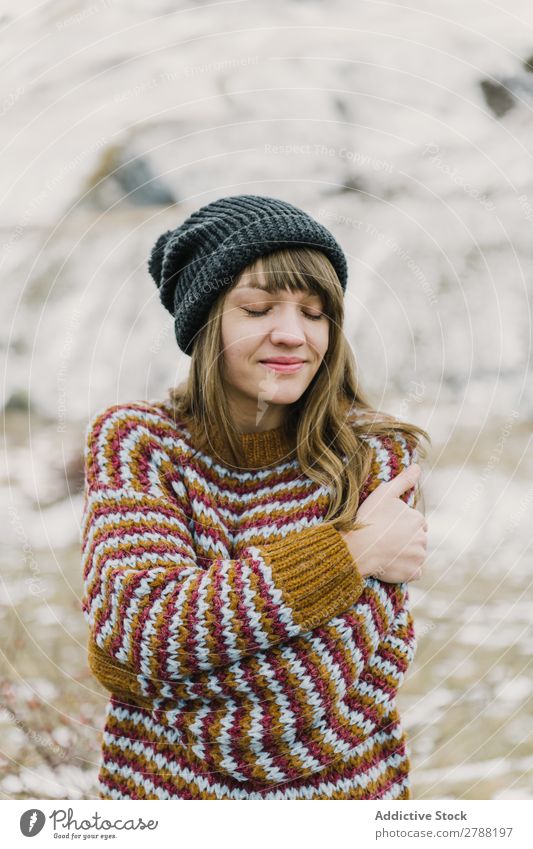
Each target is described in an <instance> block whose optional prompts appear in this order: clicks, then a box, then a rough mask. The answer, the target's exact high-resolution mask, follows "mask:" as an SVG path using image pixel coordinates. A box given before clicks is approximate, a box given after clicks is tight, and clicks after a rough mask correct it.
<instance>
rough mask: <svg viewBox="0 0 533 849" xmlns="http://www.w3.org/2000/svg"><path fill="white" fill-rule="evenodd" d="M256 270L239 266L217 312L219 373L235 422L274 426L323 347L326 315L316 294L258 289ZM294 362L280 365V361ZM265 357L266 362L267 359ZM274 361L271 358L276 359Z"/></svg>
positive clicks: (295, 397)
mask: <svg viewBox="0 0 533 849" xmlns="http://www.w3.org/2000/svg"><path fill="white" fill-rule="evenodd" d="M264 285H265V281H264V277H263V274H262V272H261V271H254V272H250V271H248V270H245V271H243V272H242V274H241V275H240V277H239V278H238V282H237V284H236V286H235V287H234V288H233V289H232V290H231V291H230V292H228V294H227V296H226V300H225V304H224V311H223V313H222V348H223V357H224V364H223V374H224V377H225V381H226V386H225V389H226V391H227V392H228V400H229V402H230V406H231V408H232V412H233V413H234V415H235V420H236V422H237V424H238V425H240V426H241V427H243V426H244V427H250V426H251V427H256V426H257V425H258V424H259V421H261V429H263V430H266V429H267V428H270V427H277V426H278V425H280V424H281V423H282V421H283V418H284V409H283V408H284V406H285V405H286V404H292V403H293V402H295V401H297V400H298V398H300V396H301V395H302V394H303V393H304V392H305V390H306V389H307V387H308V386H309V384H310V383H311V381H312V379H313V377H314V376H315V374H316V372H317V371H318V368H319V367H320V364H321V362H322V359H323V357H324V355H325V353H326V351H327V348H328V340H329V320H328V318H327V316H326V315H325V314H323V313H322V312H321V310H322V309H324V305H323V303H322V301H321V298H320V296H319V295H315V294H311V293H309V292H290V291H288V290H287V291H281V292H276V293H273V294H269V293H268V292H266V291H265V289H264ZM287 359H289V360H292V361H293V362H294V361H296V364H293V365H287V364H285V366H283V363H282V362H281V361H282V360H285V361H286V360H287ZM268 361H270V362H268ZM276 361H277V363H276Z"/></svg>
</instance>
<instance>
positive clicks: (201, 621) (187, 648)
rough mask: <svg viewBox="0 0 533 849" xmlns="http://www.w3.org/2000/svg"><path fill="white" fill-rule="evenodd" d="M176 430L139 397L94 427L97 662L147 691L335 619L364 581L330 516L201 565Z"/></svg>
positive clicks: (87, 598)
mask: <svg viewBox="0 0 533 849" xmlns="http://www.w3.org/2000/svg"><path fill="white" fill-rule="evenodd" d="M167 436H168V434H166V433H165V423H164V421H163V419H162V417H161V416H160V414H157V413H156V414H154V413H153V412H150V407H148V408H146V407H144V406H143V405H141V404H139V405H127V406H126V405H116V406H115V407H111V408H108V409H107V410H105V411H104V412H103V413H100V414H98V415H97V416H95V417H94V418H93V419H92V420H91V422H90V423H89V426H88V428H87V434H86V446H85V498H84V508H83V516H82V525H81V547H82V567H83V598H82V607H83V613H84V616H85V619H86V621H87V623H88V625H89V630H90V638H89V663H90V666H91V669H92V671H93V673H94V674H95V675H96V677H98V678H99V680H100V681H101V682H102V683H104V685H105V686H106V687H107V688H108V689H110V690H111V691H117V690H119V691H121V692H129V693H133V694H135V693H139V694H143V695H145V696H148V695H150V693H151V692H152V691H155V692H157V691H158V689H159V686H155V684H157V685H160V684H162V683H164V682H179V681H183V680H184V679H186V678H188V677H190V676H192V675H194V674H196V673H198V672H201V671H205V670H208V671H209V670H212V669H215V668H217V667H221V666H227V665H229V664H231V663H233V662H235V661H236V660H239V659H241V658H242V657H244V656H246V655H250V654H253V653H256V652H258V651H259V650H261V649H265V648H268V647H270V646H273V645H275V644H278V643H282V642H284V641H286V640H288V639H289V638H291V637H296V636H298V635H300V634H302V633H305V632H307V631H308V630H310V629H313V628H315V627H316V626H319V625H321V624H322V623H325V622H327V621H328V620H329V619H331V618H332V617H333V616H336V615H337V614H339V613H341V612H342V611H345V610H347V609H348V608H349V607H350V606H351V605H353V604H354V603H355V602H356V601H357V599H358V598H359V596H360V595H361V593H362V592H363V589H364V581H363V579H362V578H361V576H360V574H359V572H358V569H357V566H356V564H355V561H354V560H353V558H352V555H351V553H350V551H349V549H348V547H347V545H346V544H345V542H344V540H343V538H342V536H341V534H340V533H339V532H338V531H337V530H336V529H335V528H334V527H333V526H332V525H331V524H330V523H322V524H320V525H318V526H314V527H311V528H306V529H305V530H303V531H300V532H298V533H294V534H290V535H288V536H287V537H285V538H284V539H283V540H279V541H276V542H272V543H269V544H265V545H261V546H249V547H248V548H246V549H244V550H242V551H241V552H240V556H239V557H238V558H237V559H228V558H223V557H220V558H217V559H215V560H212V561H210V562H209V564H208V566H207V567H201V566H200V565H199V564H198V561H197V555H196V552H195V547H194V540H193V537H192V534H191V531H190V529H189V515H190V504H189V502H188V497H187V495H186V491H185V487H184V486H183V484H182V483H181V481H180V484H181V485H178V486H174V487H173V491H170V488H169V487H167V486H166V483H165V476H164V472H165V469H167V468H168V469H170V468H171V467H172V469H173V471H174V473H175V463H172V462H171V459H170V457H169V455H168V453H167V451H166V437H167ZM150 682H154V687H153V688H152V687H151V686H150Z"/></svg>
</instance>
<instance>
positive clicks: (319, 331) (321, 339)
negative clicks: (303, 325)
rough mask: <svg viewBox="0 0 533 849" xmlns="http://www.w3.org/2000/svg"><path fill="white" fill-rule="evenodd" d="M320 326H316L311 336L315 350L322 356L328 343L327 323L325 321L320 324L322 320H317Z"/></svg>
mask: <svg viewBox="0 0 533 849" xmlns="http://www.w3.org/2000/svg"><path fill="white" fill-rule="evenodd" d="M319 324H320V325H321V326H320V327H318V326H317V328H316V332H315V334H314V336H313V340H312V344H313V347H314V349H315V351H316V352H317V353H318V354H320V355H321V356H322V357H323V356H324V354H325V353H326V351H327V350H328V344H329V323H328V322H325V323H324V325H322V322H319Z"/></svg>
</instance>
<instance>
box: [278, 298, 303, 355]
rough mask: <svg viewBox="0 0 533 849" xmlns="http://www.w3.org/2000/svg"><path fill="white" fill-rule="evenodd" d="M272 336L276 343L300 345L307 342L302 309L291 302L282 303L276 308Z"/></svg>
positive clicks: (292, 345)
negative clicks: (293, 306)
mask: <svg viewBox="0 0 533 849" xmlns="http://www.w3.org/2000/svg"><path fill="white" fill-rule="evenodd" d="M274 313H275V315H274V317H273V320H272V328H271V331H270V338H271V340H272V343H273V344H274V345H288V346H290V347H293V348H294V347H298V346H299V345H303V344H304V343H305V330H304V324H303V319H302V316H301V313H300V310H299V309H298V308H297V307H296V308H295V309H293V308H292V307H291V306H290V305H289V304H280V305H279V309H277V310H274Z"/></svg>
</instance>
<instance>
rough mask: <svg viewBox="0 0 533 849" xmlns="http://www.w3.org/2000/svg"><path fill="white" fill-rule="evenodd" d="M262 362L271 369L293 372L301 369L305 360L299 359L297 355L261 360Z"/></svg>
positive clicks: (287, 372)
mask: <svg viewBox="0 0 533 849" xmlns="http://www.w3.org/2000/svg"><path fill="white" fill-rule="evenodd" d="M260 363H261V365H262V366H264V367H265V368H268V369H270V370H271V371H277V372H280V373H286V374H292V373H293V372H297V371H300V369H301V368H302V366H303V365H304V363H305V360H299V359H297V358H296V357H288V358H287V359H276V360H261V361H260Z"/></svg>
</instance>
